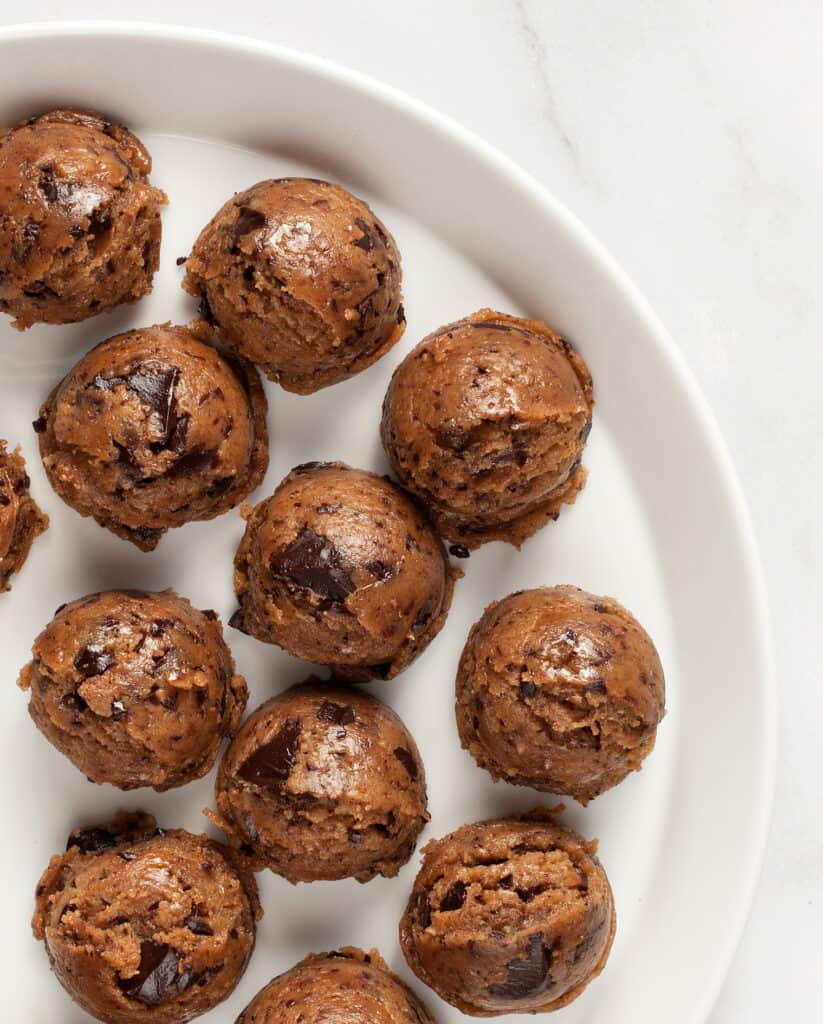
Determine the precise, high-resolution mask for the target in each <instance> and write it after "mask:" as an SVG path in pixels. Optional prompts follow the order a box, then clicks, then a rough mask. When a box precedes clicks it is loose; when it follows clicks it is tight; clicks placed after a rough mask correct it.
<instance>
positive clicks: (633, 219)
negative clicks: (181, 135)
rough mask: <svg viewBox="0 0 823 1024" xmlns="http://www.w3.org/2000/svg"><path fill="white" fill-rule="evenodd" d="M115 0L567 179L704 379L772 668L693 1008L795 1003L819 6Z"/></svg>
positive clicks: (47, 6)
mask: <svg viewBox="0 0 823 1024" xmlns="http://www.w3.org/2000/svg"><path fill="white" fill-rule="evenodd" d="M113 10H114V8H113V5H111V4H110V3H106V2H103V0H74V2H73V3H72V4H71V5H70V7H69V8H67V7H66V5H65V4H63V3H59V2H57V0H40V2H39V3H38V5H37V6H36V7H32V6H26V7H25V8H24V7H23V6H22V5H20V6H18V5H16V4H15V5H13V4H6V5H4V6H3V9H2V14H0V23H10V22H12V21H22V20H31V19H33V18H36V19H37V20H42V21H45V20H51V19H58V18H61V17H65V16H66V15H67V14H69V15H70V16H71V17H76V18H89V17H112V16H113V13H112V12H113ZM123 14H124V15H125V16H128V17H132V18H140V19H142V20H151V21H162V22H167V23H183V24H189V25H196V26H198V27H203V28H215V29H222V30H226V31H232V32H237V33H241V34H244V35H249V36H254V37H256V38H258V39H266V40H270V41H272V42H277V43H280V44H283V45H287V46H292V47H295V48H297V49H303V50H306V51H309V52H313V53H316V54H319V55H321V56H324V57H328V58H330V59H333V60H335V61H338V62H341V63H345V64H348V65H351V66H353V67H355V68H358V69H359V70H361V71H364V72H366V73H368V74H371V75H374V76H376V77H378V78H381V79H383V80H385V81H387V82H389V83H391V84H392V85H395V86H398V87H400V88H401V89H404V90H406V91H407V92H409V93H411V94H413V95H414V96H417V97H419V98H420V99H423V100H425V101H426V102H428V103H430V104H432V105H433V106H435V107H438V108H439V109H441V110H442V111H444V112H445V113H447V114H450V115H451V116H452V117H454V118H456V119H457V120H458V121H460V122H462V123H463V124H464V125H466V126H467V127H469V128H471V129H473V130H474V131H475V132H477V133H479V134H480V135H482V136H484V137H485V138H486V139H487V140H489V141H490V142H491V143H493V144H494V145H495V146H497V147H499V148H500V149H501V150H503V151H504V152H505V153H507V154H508V155H509V156H511V157H513V158H514V159H515V160H516V161H518V162H519V163H520V164H521V165H522V166H523V167H524V168H526V169H527V170H528V171H530V172H531V173H532V174H533V175H534V176H535V177H536V178H537V179H538V180H540V181H541V182H542V183H543V184H544V185H546V186H547V187H548V188H549V189H550V190H551V191H552V192H553V193H554V194H555V195H556V196H557V197H558V198H559V199H560V200H561V201H563V202H564V203H566V204H567V205H568V206H569V207H570V208H571V209H572V210H573V211H574V212H575V213H576V214H577V215H578V216H579V217H580V218H581V219H582V220H583V221H584V222H585V223H586V224H587V225H588V227H589V228H590V229H591V230H592V231H593V232H594V233H595V234H596V235H597V236H598V237H599V238H600V239H601V240H602V241H603V242H604V243H605V244H606V245H607V246H608V247H609V248H610V249H611V251H612V252H613V253H614V254H615V256H616V257H617V258H618V260H619V261H620V262H621V263H622V265H623V266H624V268H625V269H626V270H627V271H628V273H629V274H630V275H631V276H632V277H633V278H634V280H635V281H636V283H637V284H638V285H639V286H640V288H641V289H642V291H643V292H645V294H646V296H647V297H648V298H649V299H650V301H651V303H652V305H653V306H654V307H655V309H656V311H657V312H658V314H659V315H660V316H661V318H662V320H663V321H664V323H665V324H666V325H667V326H668V328H669V330H670V331H671V333H672V334H673V335H674V337H675V339H676V340H677V341H678V343H679V344H680V346H681V348H682V349H683V350H684V352H685V354H686V358H687V360H688V362H689V364H690V365H691V367H692V369H693V370H694V372H695V374H696V375H697V377H698V379H699V381H700V383H701V384H702V387H703V389H704V390H705V392H706V394H707V395H708V398H709V400H710V402H711V404H712V406H713V408H714V411H715V413H716V415H717V417H718V419H719V421H720V425H721V427H722V430H723V433H724V434H725V437H726V440H727V442H728V444H729V447H730V448H731V451H732V455H733V457H734V460H735V462H736V465H737V468H738V472H739V474H740V477H741V479H742V482H743V486H744V489H745V491H746V493H747V495H748V500H749V503H750V505H751V508H752V513H753V517H754V521H755V527H756V530H757V533H758V537H759V540H760V545H761V550H762V555H763V560H764V563H765V568H766V574H767V580H768V584H769V588H770V593H771V601H772V609H773V614H774V620H775V633H776V640H777V653H778V665H779V667H780V679H781V685H782V717H781V723H780V738H781V749H780V764H779V771H778V782H777V793H776V800H775V811H774V820H773V827H772V832H771V838H770V841H769V845H768V849H767V853H766V859H765V863H764V869H763V875H762V878H761V882H760V886H759V889H758V893H757V896H756V899H755V902H754V906H753V908H752V913H751V918H750V920H749V923H748V926H747V928H746V931H745V935H744V938H743V941H742V943H741V946H740V949H739V951H738V954H737V957H736V959H735V962H734V965H733V967H732V970H731V972H730V974H729V977H728V980H727V982H726V984H725V987H724V989H723V992H722V995H721V997H720V999H719V1001H718V1003H717V1006H716V1008H715V1010H714V1013H713V1014H712V1016H711V1018H710V1020H711V1024H734V1022H739V1021H746V1022H750V1024H761V1022H762V1024H765V1022H769V1024H771V1022H772V1021H774V1020H777V1019H787V1020H793V1019H798V1020H799V1019H803V1020H811V1019H813V1016H810V1015H809V1014H808V1011H809V1010H812V1008H814V1007H817V1008H818V1012H819V1007H820V1005H821V1004H823V971H821V969H820V923H821V922H820V909H819V908H820V905H821V902H823V816H822V815H821V813H820V808H821V804H822V803H823V800H822V799H821V798H822V797H823V792H822V791H821V784H820V777H821V773H820V771H819V769H818V767H817V765H816V756H817V753H818V748H817V744H818V742H819V740H818V737H817V729H818V727H819V725H818V723H819V722H820V720H821V718H823V685H821V680H820V677H819V676H820V672H819V668H818V667H817V664H816V662H815V660H814V657H810V653H811V652H813V651H814V650H815V645H816V643H817V642H819V641H817V642H816V641H814V639H813V637H814V636H815V635H819V632H818V631H819V630H820V621H821V602H820V594H821V587H820V582H819V578H820V574H821V571H823V528H821V516H820V510H819V506H818V501H820V500H821V499H823V459H821V457H820V454H819V449H818V441H819V439H820V438H821V437H823V393H822V392H821V380H823V280H822V279H823V258H822V255H821V241H820V240H821V238H823V190H822V189H821V186H820V167H821V163H823V142H821V138H820V132H819V98H820V95H821V93H823V62H821V60H820V53H821V45H822V44H823V7H821V5H820V4H819V3H816V2H814V0H786V2H784V3H782V4H775V3H773V2H769V0H689V2H688V3H679V2H677V0H668V2H666V0H664V2H659V0H623V2H621V3H613V2H611V3H610V2H608V0H606V2H602V0H552V2H548V0H545V2H542V0H451V2H449V0H415V2H413V3H403V4H399V3H397V2H396V0H395V2H393V0H355V2H351V3H341V2H340V0H312V2H311V3H282V2H280V3H277V2H274V0H247V2H246V3H244V4H238V5H231V4H226V3H225V2H222V3H218V2H216V0H197V2H196V3H192V2H187V0H142V2H141V3H140V4H139V5H134V6H132V5H123ZM783 403H785V405H784V404H783ZM718 856H722V851H718ZM706 941H707V942H710V941H711V936H706ZM803 1011H807V1012H806V1013H803Z"/></svg>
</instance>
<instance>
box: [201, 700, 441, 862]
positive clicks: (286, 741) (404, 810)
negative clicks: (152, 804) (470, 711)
mask: <svg viewBox="0 0 823 1024" xmlns="http://www.w3.org/2000/svg"><path fill="white" fill-rule="evenodd" d="M215 789H216V799H217V809H218V814H217V815H212V817H213V819H214V820H215V823H216V824H217V825H219V827H220V828H221V829H223V831H224V832H225V833H226V836H227V837H228V841H229V842H230V843H231V844H232V845H233V846H235V847H236V848H237V849H239V850H240V851H241V852H242V853H244V855H246V856H248V857H249V858H250V863H252V865H253V866H254V868H255V869H256V870H259V869H261V868H264V867H268V868H270V869H271V870H272V871H275V872H277V873H278V874H280V875H283V876H284V877H285V878H287V879H288V880H289V881H290V882H313V881H317V880H318V879H337V878H356V879H357V880H358V881H360V882H367V881H369V880H370V879H371V878H373V877H374V876H375V875H378V874H380V875H385V876H389V877H390V876H393V875H396V874H397V872H398V871H399V869H400V868H401V867H402V865H403V864H405V863H406V861H407V860H408V859H409V857H410V856H411V854H412V851H413V850H414V847H415V844H416V842H417V837H418V835H419V834H420V832H421V830H422V829H423V826H424V825H425V823H426V822H427V821H428V820H429V815H428V811H427V809H426V775H425V771H424V769H423V762H422V761H421V760H420V754H419V752H418V749H417V745H416V744H415V742H414V739H413V738H412V736H411V734H410V733H409V731H408V729H407V728H406V727H405V725H404V724H403V722H402V721H401V720H400V718H399V717H398V716H397V715H396V714H395V713H394V712H393V711H392V710H391V708H389V707H388V706H387V705H385V704H383V703H382V702H381V701H379V700H377V698H376V697H371V696H369V695H367V694H364V693H361V692H359V691H357V690H354V689H351V688H349V687H342V686H339V685H335V684H329V683H322V682H318V681H317V680H310V681H309V682H308V683H307V684H304V685H302V686H297V687H292V688H291V689H288V690H286V691H285V692H284V693H282V694H280V695H279V696H277V697H274V698H273V699H272V700H270V701H268V702H267V703H266V704H264V705H263V706H262V707H261V708H259V709H258V710H257V711H255V712H254V714H252V715H251V716H250V717H249V718H247V719H246V721H245V722H244V724H243V726H242V728H241V729H240V731H239V732H238V734H237V736H236V737H235V738H234V740H233V742H232V743H231V745H230V746H229V749H228V751H227V752H226V755H225V757H224V758H223V760H222V762H221V764H220V770H219V772H218V776H217V783H216V787H215Z"/></svg>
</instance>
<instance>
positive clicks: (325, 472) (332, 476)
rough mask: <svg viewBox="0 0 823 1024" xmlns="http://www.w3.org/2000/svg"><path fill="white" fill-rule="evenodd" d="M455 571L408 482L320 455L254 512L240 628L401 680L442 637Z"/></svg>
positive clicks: (237, 619) (236, 620)
mask: <svg viewBox="0 0 823 1024" xmlns="http://www.w3.org/2000/svg"><path fill="white" fill-rule="evenodd" d="M453 577H454V571H453V570H452V569H451V567H450V566H449V562H448V558H447V556H446V553H445V550H444V548H443V545H442V544H441V542H440V540H439V538H438V537H437V535H436V534H435V532H434V530H433V529H432V527H431V524H430V523H429V522H428V520H427V519H426V517H425V516H424V514H423V513H422V512H421V511H420V509H419V508H418V507H417V505H415V504H414V502H412V501H411V500H410V499H409V497H408V496H407V495H406V494H404V493H403V491H401V490H400V488H399V487H396V486H395V485H394V484H393V483H391V482H390V481H388V480H385V479H384V478H382V477H378V476H376V475H375V474H374V473H367V472H366V471H365V470H360V469H352V468H351V467H349V466H346V465H344V464H343V463H342V462H320V463H318V462H308V463H306V464H305V465H303V466H298V467H297V468H296V469H293V470H292V471H291V473H289V475H288V476H287V477H286V479H285V480H284V481H283V482H282V483H281V484H280V486H279V487H278V488H277V490H276V491H275V492H274V495H273V497H271V498H269V499H268V500H267V501H263V502H261V503H260V504H259V505H258V506H257V507H256V508H255V509H254V510H253V511H252V512H251V513H250V514H249V515H248V519H247V523H246V532H245V535H244V537H243V540H242V541H241V543H240V547H239V548H238V551H237V557H236V559H235V573H234V585H235V590H236V591H237V597H238V600H239V602H240V609H239V611H238V612H237V613H236V614H235V615H234V616H233V617H232V620H231V625H233V626H236V627H237V628H238V629H241V630H243V631H244V632H246V633H250V634H251V635H252V636H255V637H257V639H258V640H263V641H265V642H266V643H274V644H278V645H279V646H280V647H283V648H285V650H287V651H288V652H289V653H290V654H293V655H295V656H296V657H298V658H305V659H306V660H307V661H313V662H316V663H317V664H319V665H328V666H330V667H331V668H333V669H334V671H335V673H336V674H337V675H338V676H343V677H345V678H347V679H355V680H359V681H366V680H368V679H370V678H373V677H376V676H377V677H380V678H382V679H390V678H392V677H393V676H396V675H397V673H398V672H401V671H402V670H403V669H404V668H406V666H407V665H409V664H410V663H411V662H412V661H413V660H414V659H415V658H416V657H417V655H418V654H420V653H421V651H423V650H424V649H425V648H426V646H427V645H428V644H429V642H430V641H431V640H432V639H433V638H434V637H435V636H436V635H437V634H438V633H439V632H440V629H441V627H442V625H443V622H444V621H445V618H446V613H447V612H448V609H449V605H450V603H451V595H452V586H453Z"/></svg>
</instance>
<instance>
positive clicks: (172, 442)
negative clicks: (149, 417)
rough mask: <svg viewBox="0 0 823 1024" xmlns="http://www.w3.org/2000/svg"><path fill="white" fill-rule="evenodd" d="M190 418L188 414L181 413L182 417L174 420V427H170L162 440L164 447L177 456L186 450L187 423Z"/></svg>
mask: <svg viewBox="0 0 823 1024" xmlns="http://www.w3.org/2000/svg"><path fill="white" fill-rule="evenodd" d="M190 419H191V417H190V416H189V414H188V413H183V415H182V416H179V417H176V418H175V423H174V426H172V427H171V428H170V429H169V430H168V431H167V434H166V437H165V438H164V441H165V446H166V447H167V448H169V449H170V450H171V451H173V452H175V453H176V454H177V455H182V454H183V452H184V451H185V450H186V436H187V435H188V432H189V422H190Z"/></svg>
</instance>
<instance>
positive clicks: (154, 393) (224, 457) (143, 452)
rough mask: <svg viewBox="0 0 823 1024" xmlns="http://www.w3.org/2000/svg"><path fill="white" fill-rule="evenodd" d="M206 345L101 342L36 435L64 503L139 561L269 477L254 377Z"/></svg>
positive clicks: (173, 336)
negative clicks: (135, 552) (119, 540)
mask: <svg viewBox="0 0 823 1024" xmlns="http://www.w3.org/2000/svg"><path fill="white" fill-rule="evenodd" d="M207 336H208V331H207V329H206V327H205V325H204V324H197V325H194V327H193V328H192V327H175V326H172V325H171V324H161V325H158V326H154V327H143V328H139V329H137V330H134V331H128V332H127V333H125V334H118V335H116V336H115V337H113V338H109V339H108V340H107V341H104V342H102V343H101V344H100V345H97V347H96V348H93V349H92V350H91V352H89V353H88V354H87V355H86V356H84V357H83V358H82V359H81V360H80V362H79V363H77V365H76V366H75V367H74V368H73V369H72V370H70V371H69V373H68V374H67V375H66V376H65V377H64V378H63V380H62V381H61V382H60V384H58V386H57V387H56V388H55V389H54V391H53V392H52V393H51V395H50V396H49V398H48V399H47V400H46V402H45V404H44V405H43V407H42V409H41V410H40V418H39V419H38V420H37V421H36V422H35V424H34V427H35V430H36V431H38V433H39V435H40V454H41V456H42V459H43V465H44V467H45V470H46V474H47V475H48V478H49V482H50V483H51V485H52V487H53V488H54V489H55V491H56V492H57V494H58V495H59V496H60V497H61V498H62V499H63V501H65V502H66V504H67V505H70V506H71V507H72V508H73V509H74V510H75V511H77V512H79V513H80V514H81V515H83V516H93V517H94V519H95V520H96V521H97V522H98V523H100V525H101V526H104V527H105V528H106V529H108V530H111V532H112V533H115V534H117V536H119V537H123V538H124V539H125V540H128V541H131V543H133V544H135V545H136V546H137V547H139V548H141V549H142V550H144V551H150V550H152V549H153V548H154V547H156V545H157V543H158V542H159V540H160V538H161V537H162V536H163V534H164V533H165V532H166V530H167V529H169V528H170V527H175V526H182V525H184V524H185V523H189V522H192V521H194V520H202V519H213V518H214V517H215V516H218V515H220V514H221V513H223V512H226V511H228V510H229V509H230V508H233V507H234V506H235V505H237V504H238V503H239V502H240V501H242V500H243V498H245V497H246V495H247V494H248V493H249V492H250V491H252V490H253V489H254V488H255V487H257V486H258V484H259V483H260V481H261V480H262V479H263V475H264V474H265V472H266V468H267V466H268V433H267V429H266V408H267V406H266V397H265V394H264V392H263V386H262V384H261V382H260V378H259V377H258V375H257V372H256V371H255V369H254V367H253V366H251V364H249V363H247V362H244V361H241V360H236V359H234V358H231V359H229V358H227V357H226V356H224V355H223V354H221V353H220V352H218V351H217V349H215V348H214V347H213V346H212V345H209V344H207V343H206V340H205V339H206V337H207Z"/></svg>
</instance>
